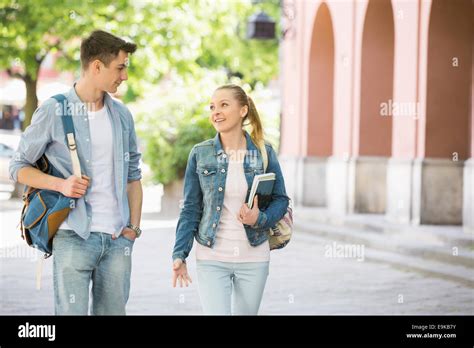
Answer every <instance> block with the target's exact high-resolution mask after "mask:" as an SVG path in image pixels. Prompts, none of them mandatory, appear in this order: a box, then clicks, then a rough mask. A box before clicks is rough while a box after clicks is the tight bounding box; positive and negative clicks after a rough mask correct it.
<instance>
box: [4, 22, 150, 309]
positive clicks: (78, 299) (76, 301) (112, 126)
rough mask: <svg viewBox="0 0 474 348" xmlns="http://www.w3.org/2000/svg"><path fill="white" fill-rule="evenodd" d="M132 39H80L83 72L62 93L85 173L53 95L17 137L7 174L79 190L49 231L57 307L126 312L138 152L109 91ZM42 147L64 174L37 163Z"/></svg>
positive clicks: (129, 123) (127, 119) (123, 111)
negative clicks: (76, 170) (77, 168)
mask: <svg viewBox="0 0 474 348" xmlns="http://www.w3.org/2000/svg"><path fill="white" fill-rule="evenodd" d="M135 50H136V45H135V44H133V43H129V42H126V41H124V40H122V39H120V38H118V37H116V36H114V35H112V34H109V33H106V32H104V31H94V32H93V33H92V34H91V35H90V36H89V37H88V38H86V39H85V40H83V42H82V44H81V64H82V74H81V77H80V79H79V80H78V81H77V82H76V83H75V84H74V86H73V87H72V88H71V90H70V91H69V92H68V93H66V94H65V95H66V97H67V100H68V107H69V110H70V111H71V114H72V116H73V123H74V128H75V136H76V144H77V152H78V156H79V161H80V165H81V172H82V178H78V177H76V176H74V175H72V174H73V166H72V163H71V157H70V153H69V150H68V147H67V144H66V140H65V134H64V130H63V126H62V122H61V117H59V116H60V113H58V112H57V110H58V103H57V101H56V100H55V99H52V98H51V99H49V100H47V101H45V102H44V103H43V104H42V105H41V107H39V108H38V109H37V110H36V111H35V113H34V115H33V118H32V122H31V125H30V126H29V127H28V128H27V129H26V130H25V132H24V133H23V135H22V137H21V141H20V144H19V146H18V151H17V153H16V156H14V158H13V160H12V161H11V163H10V176H11V178H12V179H13V180H15V181H18V182H20V183H22V184H25V185H28V186H32V187H36V188H40V189H48V190H55V191H59V192H61V193H62V194H63V195H65V196H67V197H72V198H77V200H76V203H75V207H74V209H72V210H71V212H70V213H69V216H68V218H67V219H66V221H65V222H64V223H63V224H62V225H61V226H60V229H59V230H58V232H57V234H56V236H55V237H54V239H53V255H54V265H53V272H54V274H53V277H54V302H55V313H56V314H58V315H62V314H79V315H87V314H88V309H89V286H90V283H91V281H92V291H91V294H92V308H91V309H92V314H96V315H108V314H125V305H126V303H127V300H128V296H129V290H130V272H131V251H132V248H133V244H134V240H135V238H137V237H138V236H139V235H140V233H141V230H140V228H139V225H140V215H141V206H142V186H141V181H140V180H141V170H140V168H139V160H140V156H141V155H140V153H139V152H138V150H137V139H136V135H135V127H134V123H133V118H132V115H131V113H130V111H129V110H128V109H127V108H126V107H125V106H124V105H123V104H122V103H120V102H118V101H116V100H114V99H112V97H111V96H110V95H109V94H108V93H114V92H116V91H117V88H118V86H119V85H120V84H121V83H122V82H123V81H125V80H127V78H128V76H127V66H128V55H129V54H131V53H133V52H135ZM43 154H45V155H46V157H47V158H48V160H49V161H50V162H51V164H52V165H53V166H54V167H55V168H56V169H58V170H59V171H60V172H61V173H62V174H63V176H64V178H66V179H62V178H58V177H54V176H50V175H47V174H44V173H42V172H41V171H39V170H38V169H36V168H34V167H33V165H34V163H35V162H36V161H37V160H38V159H39V158H40V157H41V156H42V155H43Z"/></svg>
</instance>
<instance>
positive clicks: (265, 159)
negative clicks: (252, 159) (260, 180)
mask: <svg viewBox="0 0 474 348" xmlns="http://www.w3.org/2000/svg"><path fill="white" fill-rule="evenodd" d="M258 147H259V148H260V152H261V153H262V157H263V172H264V173H266V172H267V168H268V153H267V148H266V147H265V142H264V141H263V142H262V143H261V144H259V146H258Z"/></svg>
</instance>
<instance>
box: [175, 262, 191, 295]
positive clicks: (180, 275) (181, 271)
mask: <svg viewBox="0 0 474 348" xmlns="http://www.w3.org/2000/svg"><path fill="white" fill-rule="evenodd" d="M176 280H179V287H180V288H182V287H183V283H184V284H186V287H187V286H188V285H189V284H188V281H189V282H190V283H192V282H193V281H192V280H191V277H190V276H189V274H188V268H187V267H186V263H184V262H183V260H181V259H176V260H175V261H174V262H173V288H175V287H176Z"/></svg>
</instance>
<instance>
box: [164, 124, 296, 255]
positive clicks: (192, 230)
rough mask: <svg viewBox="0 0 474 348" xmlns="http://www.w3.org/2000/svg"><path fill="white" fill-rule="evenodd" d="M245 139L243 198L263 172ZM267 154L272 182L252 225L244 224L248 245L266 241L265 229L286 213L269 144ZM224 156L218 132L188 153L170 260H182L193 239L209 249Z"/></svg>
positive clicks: (280, 179) (223, 178)
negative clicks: (265, 204) (268, 199)
mask: <svg viewBox="0 0 474 348" xmlns="http://www.w3.org/2000/svg"><path fill="white" fill-rule="evenodd" d="M245 136H246V138H247V152H246V155H245V159H244V173H245V179H246V180H247V187H246V189H247V196H248V194H249V192H250V188H251V186H252V182H253V178H254V176H255V175H257V174H262V173H263V158H262V154H261V153H260V150H259V149H258V147H257V146H256V145H255V144H254V143H253V142H252V140H251V138H250V135H249V134H248V133H245ZM265 147H266V150H267V154H268V168H267V171H266V172H267V173H270V172H271V173H275V174H276V180H275V184H274V187H273V192H272V201H271V203H270V204H269V205H268V207H267V208H266V209H265V210H264V211H262V210H261V211H260V213H259V215H258V219H257V222H256V223H255V225H254V226H248V225H244V228H245V232H246V234H247V238H248V240H249V243H250V245H252V246H257V245H260V244H262V243H263V242H265V241H266V240H267V239H268V230H269V229H270V228H271V227H272V226H274V225H275V224H276V223H277V222H278V221H279V220H280V219H281V218H282V217H283V216H284V215H285V213H286V211H287V208H288V203H289V199H288V196H287V195H286V191H285V182H284V179H283V175H282V173H281V169H280V164H279V163H278V159H277V155H276V153H275V151H274V150H273V148H272V147H271V145H269V144H265ZM227 168H228V156H227V154H225V152H224V150H223V149H222V145H221V141H220V138H219V133H217V134H216V136H215V137H214V138H213V139H209V140H207V141H204V142H202V143H199V144H197V145H195V146H194V147H193V149H192V150H191V153H190V154H189V159H188V164H187V167H186V173H185V177H184V206H183V209H182V210H181V214H180V216H179V220H178V225H177V228H176V242H175V246H174V250H173V260H175V259H178V258H180V259H182V260H185V259H186V257H188V255H189V252H190V251H191V248H192V246H193V240H194V238H196V241H197V242H198V243H200V244H202V245H204V246H207V247H210V248H212V247H213V246H214V243H215V240H216V231H217V228H218V226H219V220H220V217H221V213H222V206H223V202H224V193H225V184H226V178H227Z"/></svg>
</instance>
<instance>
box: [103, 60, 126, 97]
mask: <svg viewBox="0 0 474 348" xmlns="http://www.w3.org/2000/svg"><path fill="white" fill-rule="evenodd" d="M128 59H129V58H128V53H127V52H125V51H119V54H118V55H117V57H115V59H114V60H112V61H111V62H110V64H109V66H108V67H107V66H105V65H104V64H101V66H100V69H98V72H97V74H96V79H97V84H98V85H99V86H100V88H101V89H102V90H104V91H105V92H108V93H115V92H117V88H118V86H120V84H121V83H122V82H123V81H125V80H127V79H128V74H127V67H128V64H129V63H128Z"/></svg>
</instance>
